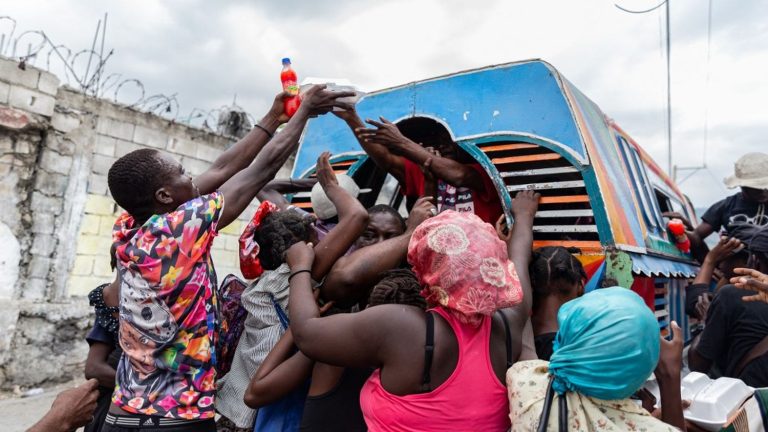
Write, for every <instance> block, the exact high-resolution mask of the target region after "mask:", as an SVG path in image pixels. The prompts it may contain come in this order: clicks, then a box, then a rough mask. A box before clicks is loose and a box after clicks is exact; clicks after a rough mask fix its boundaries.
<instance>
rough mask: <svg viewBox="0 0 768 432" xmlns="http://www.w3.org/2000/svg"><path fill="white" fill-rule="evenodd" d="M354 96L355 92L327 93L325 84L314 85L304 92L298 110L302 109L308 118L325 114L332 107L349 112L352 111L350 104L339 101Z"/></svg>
mask: <svg viewBox="0 0 768 432" xmlns="http://www.w3.org/2000/svg"><path fill="white" fill-rule="evenodd" d="M354 95H355V92H351V91H341V92H334V91H328V90H326V86H325V84H316V85H313V86H312V87H310V88H309V89H308V90H307V91H306V92H304V94H303V96H302V98H301V108H299V110H301V109H304V110H305V111H306V113H307V114H308V115H309V116H310V117H315V116H318V115H322V114H325V113H327V112H329V111H332V110H333V108H334V107H338V108H341V109H343V110H349V109H352V104H351V103H349V102H343V101H340V100H339V99H343V98H345V97H350V96H354Z"/></svg>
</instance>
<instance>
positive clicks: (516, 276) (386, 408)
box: [286, 191, 539, 432]
mask: <svg viewBox="0 0 768 432" xmlns="http://www.w3.org/2000/svg"><path fill="white" fill-rule="evenodd" d="M538 199H539V194H536V193H533V192H531V191H525V192H521V193H519V194H518V195H517V197H516V198H515V199H514V200H513V206H512V208H513V213H514V216H515V224H514V227H513V229H512V232H511V234H510V235H508V236H507V237H506V240H507V244H505V243H504V242H503V241H501V240H499V238H498V236H497V233H496V231H495V230H494V229H493V227H492V226H491V225H489V224H486V223H485V222H483V221H482V220H481V219H479V218H478V217H477V216H475V215H473V214H466V213H456V212H453V211H446V212H443V213H441V214H440V215H438V216H435V217H432V218H428V219H426V221H424V222H423V223H421V224H420V225H419V226H418V227H411V226H409V230H408V231H409V234H411V238H410V243H409V246H408V262H409V263H410V264H411V266H412V267H413V271H414V273H416V275H417V276H418V278H419V281H420V283H421V285H422V286H423V287H424V289H423V291H422V295H423V296H424V297H425V298H426V299H427V303H428V304H429V305H430V307H432V309H430V310H429V311H428V312H426V313H425V312H424V311H422V310H420V309H419V308H416V307H412V306H405V305H381V306H376V307H372V308H368V309H366V310H364V311H362V312H360V313H354V314H338V315H333V316H329V317H322V318H321V317H320V316H319V312H318V307H317V303H316V302H315V299H314V297H313V295H312V288H311V285H310V279H309V274H308V272H307V270H308V269H310V268H311V265H312V261H313V259H314V257H313V249H312V247H310V246H309V245H307V244H304V243H297V244H295V245H294V246H293V247H291V248H290V249H289V251H288V256H287V260H286V261H287V262H288V265H289V266H290V268H291V277H290V283H291V291H290V303H289V308H290V311H291V329H292V331H293V334H294V338H295V342H296V345H297V346H298V348H299V349H300V350H301V351H302V352H303V353H304V354H306V355H307V356H308V357H310V358H313V359H315V360H317V361H322V362H326V363H330V364H334V365H338V366H352V367H361V366H373V367H376V368H377V369H376V371H375V372H374V373H373V374H372V375H371V377H370V378H369V379H368V381H367V382H366V384H365V385H364V387H363V389H362V391H361V394H360V402H361V408H362V411H363V415H364V417H365V421H366V424H367V426H368V428H369V430H371V431H374V432H376V431H444V430H455V431H506V430H508V429H509V427H510V423H509V404H508V402H507V393H506V388H505V385H504V374H505V372H506V370H507V369H508V368H509V367H510V366H511V364H512V363H513V362H514V361H516V360H518V358H522V357H528V358H531V357H532V358H535V353H532V356H531V355H530V354H528V355H525V354H523V355H521V351H522V345H523V344H522V339H523V337H522V335H523V328H524V327H525V326H526V323H527V322H528V317H529V315H530V303H531V293H530V282H529V280H528V263H529V260H530V254H531V246H532V240H533V236H532V226H533V216H534V214H535V213H536V209H537V206H538ZM430 208H431V205H430V204H429V203H428V201H421V202H420V203H417V206H416V207H414V210H413V211H412V212H411V219H413V220H419V219H421V220H423V219H424V218H425V217H424V215H425V214H428V213H429V209H430ZM497 231H499V232H501V231H502V230H501V229H497ZM513 263H514V264H513ZM499 309H504V310H503V311H501V312H500V313H495V312H496V311H497V310H499ZM528 330H529V329H528V328H526V337H530V338H531V339H532V332H530V333H529V331H528ZM532 346H533V343H532V340H531V341H529V343H528V344H526V348H528V347H532ZM529 351H532V350H529Z"/></svg>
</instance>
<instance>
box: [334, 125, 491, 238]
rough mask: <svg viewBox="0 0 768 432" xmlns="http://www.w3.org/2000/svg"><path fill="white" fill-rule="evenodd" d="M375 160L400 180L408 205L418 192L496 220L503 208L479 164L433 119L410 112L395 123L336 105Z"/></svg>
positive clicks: (444, 205) (447, 205)
mask: <svg viewBox="0 0 768 432" xmlns="http://www.w3.org/2000/svg"><path fill="white" fill-rule="evenodd" d="M335 114H336V115H337V116H339V117H341V118H342V119H344V120H345V121H346V122H347V124H348V125H349V127H350V128H351V129H352V130H353V131H354V133H355V136H357V138H358V141H359V142H360V145H361V146H362V147H363V149H364V150H365V152H366V153H368V155H369V156H371V158H372V159H373V160H374V162H376V165H378V166H379V167H381V168H382V169H384V170H385V171H387V172H388V173H390V174H392V176H393V177H395V178H396V179H397V181H398V182H400V190H401V192H402V194H403V195H404V196H405V197H406V207H407V208H408V210H410V209H411V207H412V206H413V204H414V203H415V202H416V199H418V198H419V197H421V196H432V197H433V198H435V200H436V201H435V202H436V204H437V209H438V212H442V211H443V210H455V211H457V212H472V213H475V214H476V215H477V216H478V217H480V219H482V220H484V221H485V222H488V223H491V224H493V223H495V222H496V221H497V220H498V218H499V216H501V214H502V212H503V210H502V208H501V200H500V199H499V194H498V192H497V191H496V187H495V186H494V184H493V181H492V180H491V178H490V177H489V176H488V174H487V173H486V172H485V170H484V169H483V167H482V166H481V165H480V164H479V163H477V161H475V160H473V159H472V158H471V157H470V156H469V155H468V154H467V153H466V152H464V151H463V150H461V148H459V146H458V145H457V144H456V143H455V142H453V139H452V138H451V134H450V132H448V130H447V129H446V128H445V126H443V125H442V124H440V123H438V122H437V121H435V120H432V119H429V118H424V117H414V118H409V119H405V120H402V121H400V122H398V124H397V125H395V124H393V123H390V122H389V121H387V120H385V119H383V118H382V119H381V121H380V122H378V121H374V120H366V121H367V122H368V123H369V124H371V125H372V126H374V127H375V128H376V129H366V127H365V124H363V122H362V120H361V119H360V117H358V115H357V113H356V112H355V111H343V112H342V111H338V112H336V113H335Z"/></svg>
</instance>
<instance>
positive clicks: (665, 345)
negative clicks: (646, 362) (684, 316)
mask: <svg viewBox="0 0 768 432" xmlns="http://www.w3.org/2000/svg"><path fill="white" fill-rule="evenodd" d="M670 329H671V330H672V340H666V339H665V338H664V337H661V349H660V351H659V363H658V364H657V365H656V370H655V373H656V378H657V379H663V378H669V377H677V378H679V377H680V369H681V368H682V365H683V330H682V329H680V326H678V325H677V323H676V322H675V321H672V323H671V324H670Z"/></svg>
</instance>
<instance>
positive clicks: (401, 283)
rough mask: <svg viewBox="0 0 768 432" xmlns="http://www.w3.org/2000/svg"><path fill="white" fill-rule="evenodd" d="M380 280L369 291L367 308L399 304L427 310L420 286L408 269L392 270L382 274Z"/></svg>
mask: <svg viewBox="0 0 768 432" xmlns="http://www.w3.org/2000/svg"><path fill="white" fill-rule="evenodd" d="M382 276H383V277H382V279H381V280H380V281H379V283H377V284H376V286H374V287H373V290H372V291H371V296H370V297H369V299H368V306H369V307H371V306H378V305H383V304H401V305H408V306H416V307H418V308H420V309H422V310H426V309H427V301H426V300H425V299H424V297H422V296H421V294H420V293H421V284H419V280H418V279H417V278H416V275H415V274H413V272H412V271H411V270H409V269H392V270H387V271H385V272H384V273H382Z"/></svg>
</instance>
